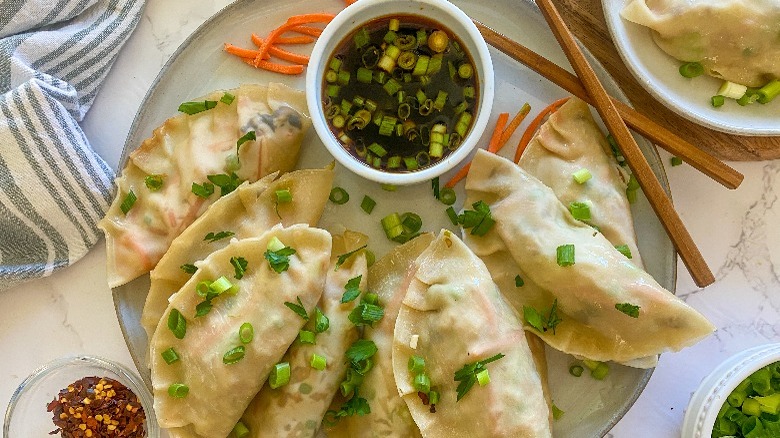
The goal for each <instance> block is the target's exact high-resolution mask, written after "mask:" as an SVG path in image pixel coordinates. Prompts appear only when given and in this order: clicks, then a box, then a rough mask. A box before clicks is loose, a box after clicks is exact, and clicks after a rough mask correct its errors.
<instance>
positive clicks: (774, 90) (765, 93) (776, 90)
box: [758, 79, 780, 103]
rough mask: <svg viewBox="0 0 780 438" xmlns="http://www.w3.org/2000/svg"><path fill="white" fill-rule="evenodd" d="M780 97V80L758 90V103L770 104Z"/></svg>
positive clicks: (775, 80) (774, 80)
mask: <svg viewBox="0 0 780 438" xmlns="http://www.w3.org/2000/svg"><path fill="white" fill-rule="evenodd" d="M778 95H780V79H773V80H772V81H770V82H769V83H768V84H766V85H764V86H763V87H761V88H759V89H758V102H759V103H769V102H771V101H772V100H774V98H775V97H777V96H778Z"/></svg>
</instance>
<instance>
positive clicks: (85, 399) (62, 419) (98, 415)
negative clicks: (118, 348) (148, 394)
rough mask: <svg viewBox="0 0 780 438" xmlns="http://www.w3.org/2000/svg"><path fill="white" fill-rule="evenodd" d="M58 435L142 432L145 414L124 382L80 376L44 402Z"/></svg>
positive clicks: (136, 436)
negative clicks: (48, 400)
mask: <svg viewBox="0 0 780 438" xmlns="http://www.w3.org/2000/svg"><path fill="white" fill-rule="evenodd" d="M47 410H48V411H49V412H51V413H52V414H53V418H52V420H53V421H54V425H55V426H56V429H54V430H53V431H51V432H49V435H57V434H59V435H60V436H62V437H66V438H70V437H113V436H116V437H131V438H141V437H145V436H146V426H145V424H146V414H145V413H144V409H143V407H142V406H141V402H140V401H139V400H138V397H137V396H136V395H135V393H133V391H131V390H130V389H129V388H127V387H126V386H125V385H123V384H121V383H119V382H117V381H116V380H113V379H109V378H107V377H84V378H83V379H79V380H77V381H75V382H73V383H72V384H70V385H68V387H67V388H64V389H62V390H60V392H59V394H57V396H56V397H55V398H54V400H52V402H51V403H49V404H48V406H47Z"/></svg>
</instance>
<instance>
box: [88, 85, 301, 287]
mask: <svg viewBox="0 0 780 438" xmlns="http://www.w3.org/2000/svg"><path fill="white" fill-rule="evenodd" d="M226 95H227V96H233V99H232V100H231V99H230V98H226V97H225V96H226ZM203 102H211V103H212V104H213V107H211V108H209V109H207V110H205V111H201V112H198V113H195V114H191V115H189V114H179V115H177V116H175V117H172V118H170V119H168V120H167V121H166V122H165V123H163V124H162V125H161V126H160V127H159V128H157V129H155V131H154V133H153V134H152V136H151V137H150V138H148V139H146V140H145V141H144V142H143V143H142V144H141V146H140V147H139V148H138V149H136V150H135V151H133V152H132V153H131V154H130V156H129V159H128V161H127V164H126V166H125V168H124V169H123V170H122V174H121V176H119V177H118V178H117V179H116V185H117V192H116V198H115V199H114V201H113V203H112V204H111V207H110V208H109V210H108V212H106V216H105V217H104V218H103V219H102V220H101V221H100V223H99V224H98V225H99V227H100V228H101V229H102V230H103V232H104V234H105V236H106V252H107V257H108V266H107V278H108V284H109V286H110V287H112V288H113V287H117V286H120V285H122V284H125V283H127V282H128V281H130V280H133V279H134V278H137V277H139V276H141V275H143V274H145V273H147V272H149V271H150V270H151V269H152V268H154V266H155V265H156V264H157V262H158V261H159V260H160V258H161V257H162V256H163V254H164V253H165V252H166V251H167V250H168V246H169V245H170V243H171V241H173V239H174V238H175V237H176V236H178V235H179V234H180V233H181V232H182V231H183V230H184V229H185V228H187V226H189V225H190V224H191V223H192V222H193V221H195V219H196V218H197V217H198V216H200V215H201V214H202V213H203V212H204V211H205V210H206V208H207V207H208V206H209V205H210V204H212V203H213V202H214V201H216V200H217V199H218V198H219V197H220V196H221V195H224V194H226V193H228V192H230V191H231V190H233V189H235V187H236V186H238V184H239V183H240V182H242V181H250V182H251V181H256V180H258V179H259V178H261V177H263V176H265V175H268V174H270V173H273V172H275V171H281V172H286V171H289V170H292V169H293V167H294V166H295V163H296V162H297V159H298V151H299V149H300V145H301V141H302V140H303V137H304V134H305V133H306V131H307V129H308V127H309V125H310V124H311V122H310V120H309V118H308V116H307V115H306V112H305V109H306V100H305V96H304V94H303V92H302V91H297V90H293V89H291V88H288V87H286V86H284V85H281V84H270V85H269V86H268V87H262V86H259V85H242V86H241V87H240V88H237V89H234V90H228V91H227V92H225V91H215V92H213V93H211V94H209V95H208V96H205V97H203V98H201V99H200V103H203ZM212 104H209V106H211V105H212ZM250 132H252V133H254V137H255V140H250V139H248V137H246V136H247V135H250V134H249V133H250ZM239 139H241V140H242V141H243V140H247V141H243V142H242V143H241V144H240V146H239ZM237 151H238V153H237Z"/></svg>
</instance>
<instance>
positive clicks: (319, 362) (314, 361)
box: [310, 353, 328, 371]
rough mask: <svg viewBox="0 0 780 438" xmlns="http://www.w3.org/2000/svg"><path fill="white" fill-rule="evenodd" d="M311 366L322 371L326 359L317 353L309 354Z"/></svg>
mask: <svg viewBox="0 0 780 438" xmlns="http://www.w3.org/2000/svg"><path fill="white" fill-rule="evenodd" d="M310 364H311V367H312V368H314V369H315V370H318V371H323V370H324V369H325V368H326V367H327V366H328V360H327V359H326V358H325V356H320V355H319V354H317V353H314V354H312V355H311V363H310Z"/></svg>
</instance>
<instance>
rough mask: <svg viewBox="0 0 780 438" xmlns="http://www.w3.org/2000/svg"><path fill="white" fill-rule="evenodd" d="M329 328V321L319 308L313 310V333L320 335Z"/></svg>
mask: <svg viewBox="0 0 780 438" xmlns="http://www.w3.org/2000/svg"><path fill="white" fill-rule="evenodd" d="M329 327H330V320H329V319H328V317H327V316H325V314H324V313H322V310H320V308H319V307H315V308H314V332H315V333H322V332H324V331H326V330H328V328H329Z"/></svg>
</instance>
